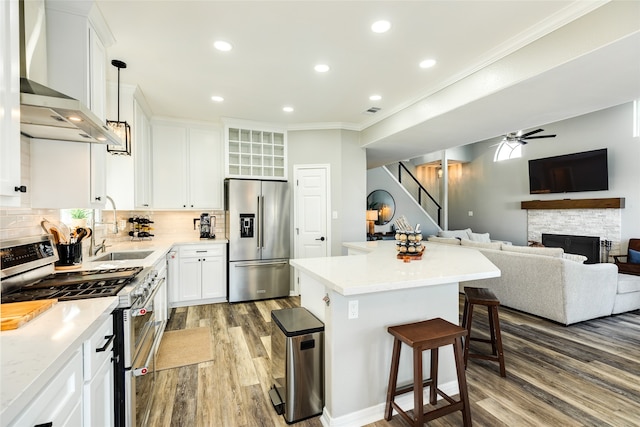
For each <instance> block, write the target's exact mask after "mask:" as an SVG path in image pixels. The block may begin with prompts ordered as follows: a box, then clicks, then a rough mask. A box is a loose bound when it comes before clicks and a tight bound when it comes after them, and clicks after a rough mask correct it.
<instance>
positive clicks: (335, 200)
mask: <svg viewBox="0 0 640 427" xmlns="http://www.w3.org/2000/svg"><path fill="white" fill-rule="evenodd" d="M287 144H288V152H287V156H288V163H289V176H290V177H291V179H293V166H294V165H304V164H326V163H328V164H330V165H331V210H332V211H333V212H336V213H337V218H334V219H332V220H331V255H332V256H337V255H342V254H343V248H342V242H347V241H364V240H366V220H365V211H366V199H367V193H366V156H365V154H366V153H365V150H364V149H363V148H361V147H360V145H359V137H358V133H357V132H353V131H346V130H301V131H289V132H288V133H287ZM292 185H293V183H292ZM292 218H293V216H292ZM292 247H293V246H292Z"/></svg>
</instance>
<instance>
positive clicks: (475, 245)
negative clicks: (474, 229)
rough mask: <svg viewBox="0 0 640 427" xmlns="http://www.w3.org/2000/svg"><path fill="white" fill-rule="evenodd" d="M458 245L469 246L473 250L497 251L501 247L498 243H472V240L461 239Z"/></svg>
mask: <svg viewBox="0 0 640 427" xmlns="http://www.w3.org/2000/svg"><path fill="white" fill-rule="evenodd" d="M460 244H461V245H462V246H471V247H473V248H478V249H495V250H497V251H499V250H500V247H501V246H502V243H500V242H493V243H492V242H488V243H485V242H474V241H473V240H469V239H462V240H460Z"/></svg>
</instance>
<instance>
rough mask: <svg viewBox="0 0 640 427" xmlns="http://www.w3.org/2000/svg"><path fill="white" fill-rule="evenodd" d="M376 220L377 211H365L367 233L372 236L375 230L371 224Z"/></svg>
mask: <svg viewBox="0 0 640 427" xmlns="http://www.w3.org/2000/svg"><path fill="white" fill-rule="evenodd" d="M377 220H378V211H377V210H368V211H367V233H368V234H371V235H373V233H374V232H375V229H374V227H373V224H374V222H375V221H377Z"/></svg>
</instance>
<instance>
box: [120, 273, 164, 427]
mask: <svg viewBox="0 0 640 427" xmlns="http://www.w3.org/2000/svg"><path fill="white" fill-rule="evenodd" d="M145 270H147V269H145ZM148 270H149V271H148V274H147V275H146V280H145V284H144V285H143V286H140V287H139V288H138V290H137V292H135V293H134V295H133V300H132V302H131V304H130V306H129V307H121V308H118V309H117V310H116V311H115V312H114V319H115V320H114V321H115V328H116V331H117V333H116V336H117V337H119V338H118V340H117V342H116V351H117V353H118V354H119V355H120V360H119V361H118V363H117V364H116V381H115V388H116V400H117V401H118V402H120V404H119V405H116V406H117V408H118V410H117V411H116V425H117V426H122V427H136V426H144V425H146V423H147V419H148V417H149V411H150V410H151V403H152V397H153V392H152V391H153V388H154V386H155V359H154V357H155V356H154V355H155V352H154V351H153V349H154V347H155V345H156V343H155V341H156V337H157V335H158V334H157V332H158V330H157V327H156V323H157V319H156V317H157V316H156V311H155V306H154V298H155V296H156V294H157V292H158V290H159V289H160V286H161V281H158V280H156V277H155V273H154V272H152V271H151V269H148Z"/></svg>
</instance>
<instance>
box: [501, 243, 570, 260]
mask: <svg viewBox="0 0 640 427" xmlns="http://www.w3.org/2000/svg"><path fill="white" fill-rule="evenodd" d="M502 250H503V251H507V252H518V253H521V254H531V255H546V256H552V257H555V258H562V254H563V253H564V249H562V248H538V247H532V246H516V245H502Z"/></svg>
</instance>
